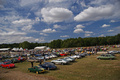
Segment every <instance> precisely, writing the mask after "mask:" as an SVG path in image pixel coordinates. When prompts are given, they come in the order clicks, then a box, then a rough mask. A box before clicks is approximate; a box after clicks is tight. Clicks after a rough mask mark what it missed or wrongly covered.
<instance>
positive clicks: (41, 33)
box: [40, 33, 48, 36]
mask: <svg viewBox="0 0 120 80" xmlns="http://www.w3.org/2000/svg"><path fill="white" fill-rule="evenodd" d="M40 35H43V36H48V35H47V34H45V33H40Z"/></svg>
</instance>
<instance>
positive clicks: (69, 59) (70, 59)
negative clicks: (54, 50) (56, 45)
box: [64, 57, 75, 62]
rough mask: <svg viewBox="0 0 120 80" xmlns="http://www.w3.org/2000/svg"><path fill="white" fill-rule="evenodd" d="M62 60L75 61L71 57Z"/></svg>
mask: <svg viewBox="0 0 120 80" xmlns="http://www.w3.org/2000/svg"><path fill="white" fill-rule="evenodd" d="M64 59H66V60H68V61H70V62H73V61H75V58H72V57H65V58H64Z"/></svg>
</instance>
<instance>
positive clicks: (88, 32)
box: [85, 31, 93, 34]
mask: <svg viewBox="0 0 120 80" xmlns="http://www.w3.org/2000/svg"><path fill="white" fill-rule="evenodd" d="M85 33H87V34H91V33H93V32H92V31H85Z"/></svg>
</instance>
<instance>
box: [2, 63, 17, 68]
mask: <svg viewBox="0 0 120 80" xmlns="http://www.w3.org/2000/svg"><path fill="white" fill-rule="evenodd" d="M1 67H2V68H7V69H9V68H14V67H15V64H13V63H11V62H3V64H1Z"/></svg>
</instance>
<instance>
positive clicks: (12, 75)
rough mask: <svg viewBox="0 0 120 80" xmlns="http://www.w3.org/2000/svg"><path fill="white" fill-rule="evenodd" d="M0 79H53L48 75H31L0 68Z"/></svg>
mask: <svg viewBox="0 0 120 80" xmlns="http://www.w3.org/2000/svg"><path fill="white" fill-rule="evenodd" d="M0 80H55V79H53V78H52V77H49V76H42V75H40V74H39V75H31V74H28V73H23V72H20V71H13V70H7V69H3V68H0Z"/></svg>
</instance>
